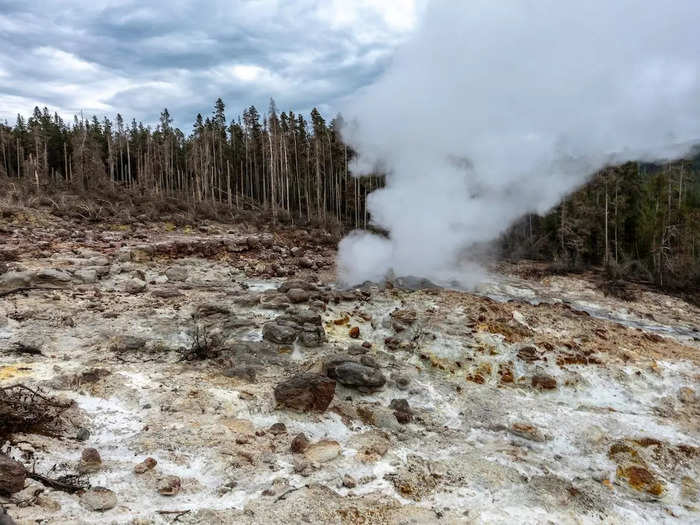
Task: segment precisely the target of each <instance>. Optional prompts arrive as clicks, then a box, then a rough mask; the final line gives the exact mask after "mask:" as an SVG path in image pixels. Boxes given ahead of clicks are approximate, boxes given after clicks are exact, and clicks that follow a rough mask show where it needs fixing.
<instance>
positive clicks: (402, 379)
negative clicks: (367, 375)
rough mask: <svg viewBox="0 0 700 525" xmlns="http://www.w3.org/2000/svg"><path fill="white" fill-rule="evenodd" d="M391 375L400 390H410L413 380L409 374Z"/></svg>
mask: <svg viewBox="0 0 700 525" xmlns="http://www.w3.org/2000/svg"><path fill="white" fill-rule="evenodd" d="M391 377H392V379H393V380H394V382H395V383H396V386H397V388H398V389H399V390H408V386H409V385H410V384H411V380H410V379H409V378H408V377H407V376H405V375H403V374H393V375H392V376H391Z"/></svg>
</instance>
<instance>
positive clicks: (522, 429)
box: [510, 423, 546, 443]
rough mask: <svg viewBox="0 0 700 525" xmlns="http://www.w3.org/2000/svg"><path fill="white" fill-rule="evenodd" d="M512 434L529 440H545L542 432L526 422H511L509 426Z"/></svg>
mask: <svg viewBox="0 0 700 525" xmlns="http://www.w3.org/2000/svg"><path fill="white" fill-rule="evenodd" d="M510 431H511V433H512V434H515V435H516V436H518V437H521V438H525V439H529V440H530V441H537V442H540V443H541V442H543V441H545V440H546V438H545V436H544V434H542V432H541V431H540V430H539V429H538V428H537V427H535V426H533V425H529V424H527V423H513V425H512V426H511V427H510Z"/></svg>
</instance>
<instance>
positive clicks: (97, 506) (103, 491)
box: [80, 487, 117, 512]
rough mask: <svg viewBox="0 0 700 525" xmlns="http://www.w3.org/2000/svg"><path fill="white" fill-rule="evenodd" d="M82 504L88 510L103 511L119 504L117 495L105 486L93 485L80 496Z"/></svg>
mask: <svg viewBox="0 0 700 525" xmlns="http://www.w3.org/2000/svg"><path fill="white" fill-rule="evenodd" d="M80 504H81V505H82V506H83V507H85V508H86V509H88V510H92V511H95V512H103V511H105V510H109V509H112V508H114V507H115V506H116V504H117V495H116V494H115V493H114V492H113V491H111V490H109V489H107V488H105V487H93V488H91V489H89V490H87V491H85V492H84V493H83V494H82V496H80Z"/></svg>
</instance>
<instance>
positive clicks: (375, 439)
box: [349, 430, 390, 463]
mask: <svg viewBox="0 0 700 525" xmlns="http://www.w3.org/2000/svg"><path fill="white" fill-rule="evenodd" d="M389 444H390V442H389V436H388V435H387V434H386V433H385V432H383V431H381V430H370V431H368V432H363V433H362V434H357V435H355V436H353V437H352V438H351V439H350V442H349V445H350V446H352V447H353V448H356V449H357V455H356V456H355V459H357V460H358V461H361V462H363V463H370V462H374V461H378V460H379V459H380V458H382V457H383V456H384V455H385V454H386V453H387V451H388V450H389Z"/></svg>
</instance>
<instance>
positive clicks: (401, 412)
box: [389, 399, 413, 425]
mask: <svg viewBox="0 0 700 525" xmlns="http://www.w3.org/2000/svg"><path fill="white" fill-rule="evenodd" d="M389 408H391V409H393V410H394V416H396V421H398V422H399V423H401V424H402V425H405V424H406V423H410V422H411V419H412V417H413V416H412V412H411V407H410V406H409V404H408V400H407V399H392V400H391V403H389Z"/></svg>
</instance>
